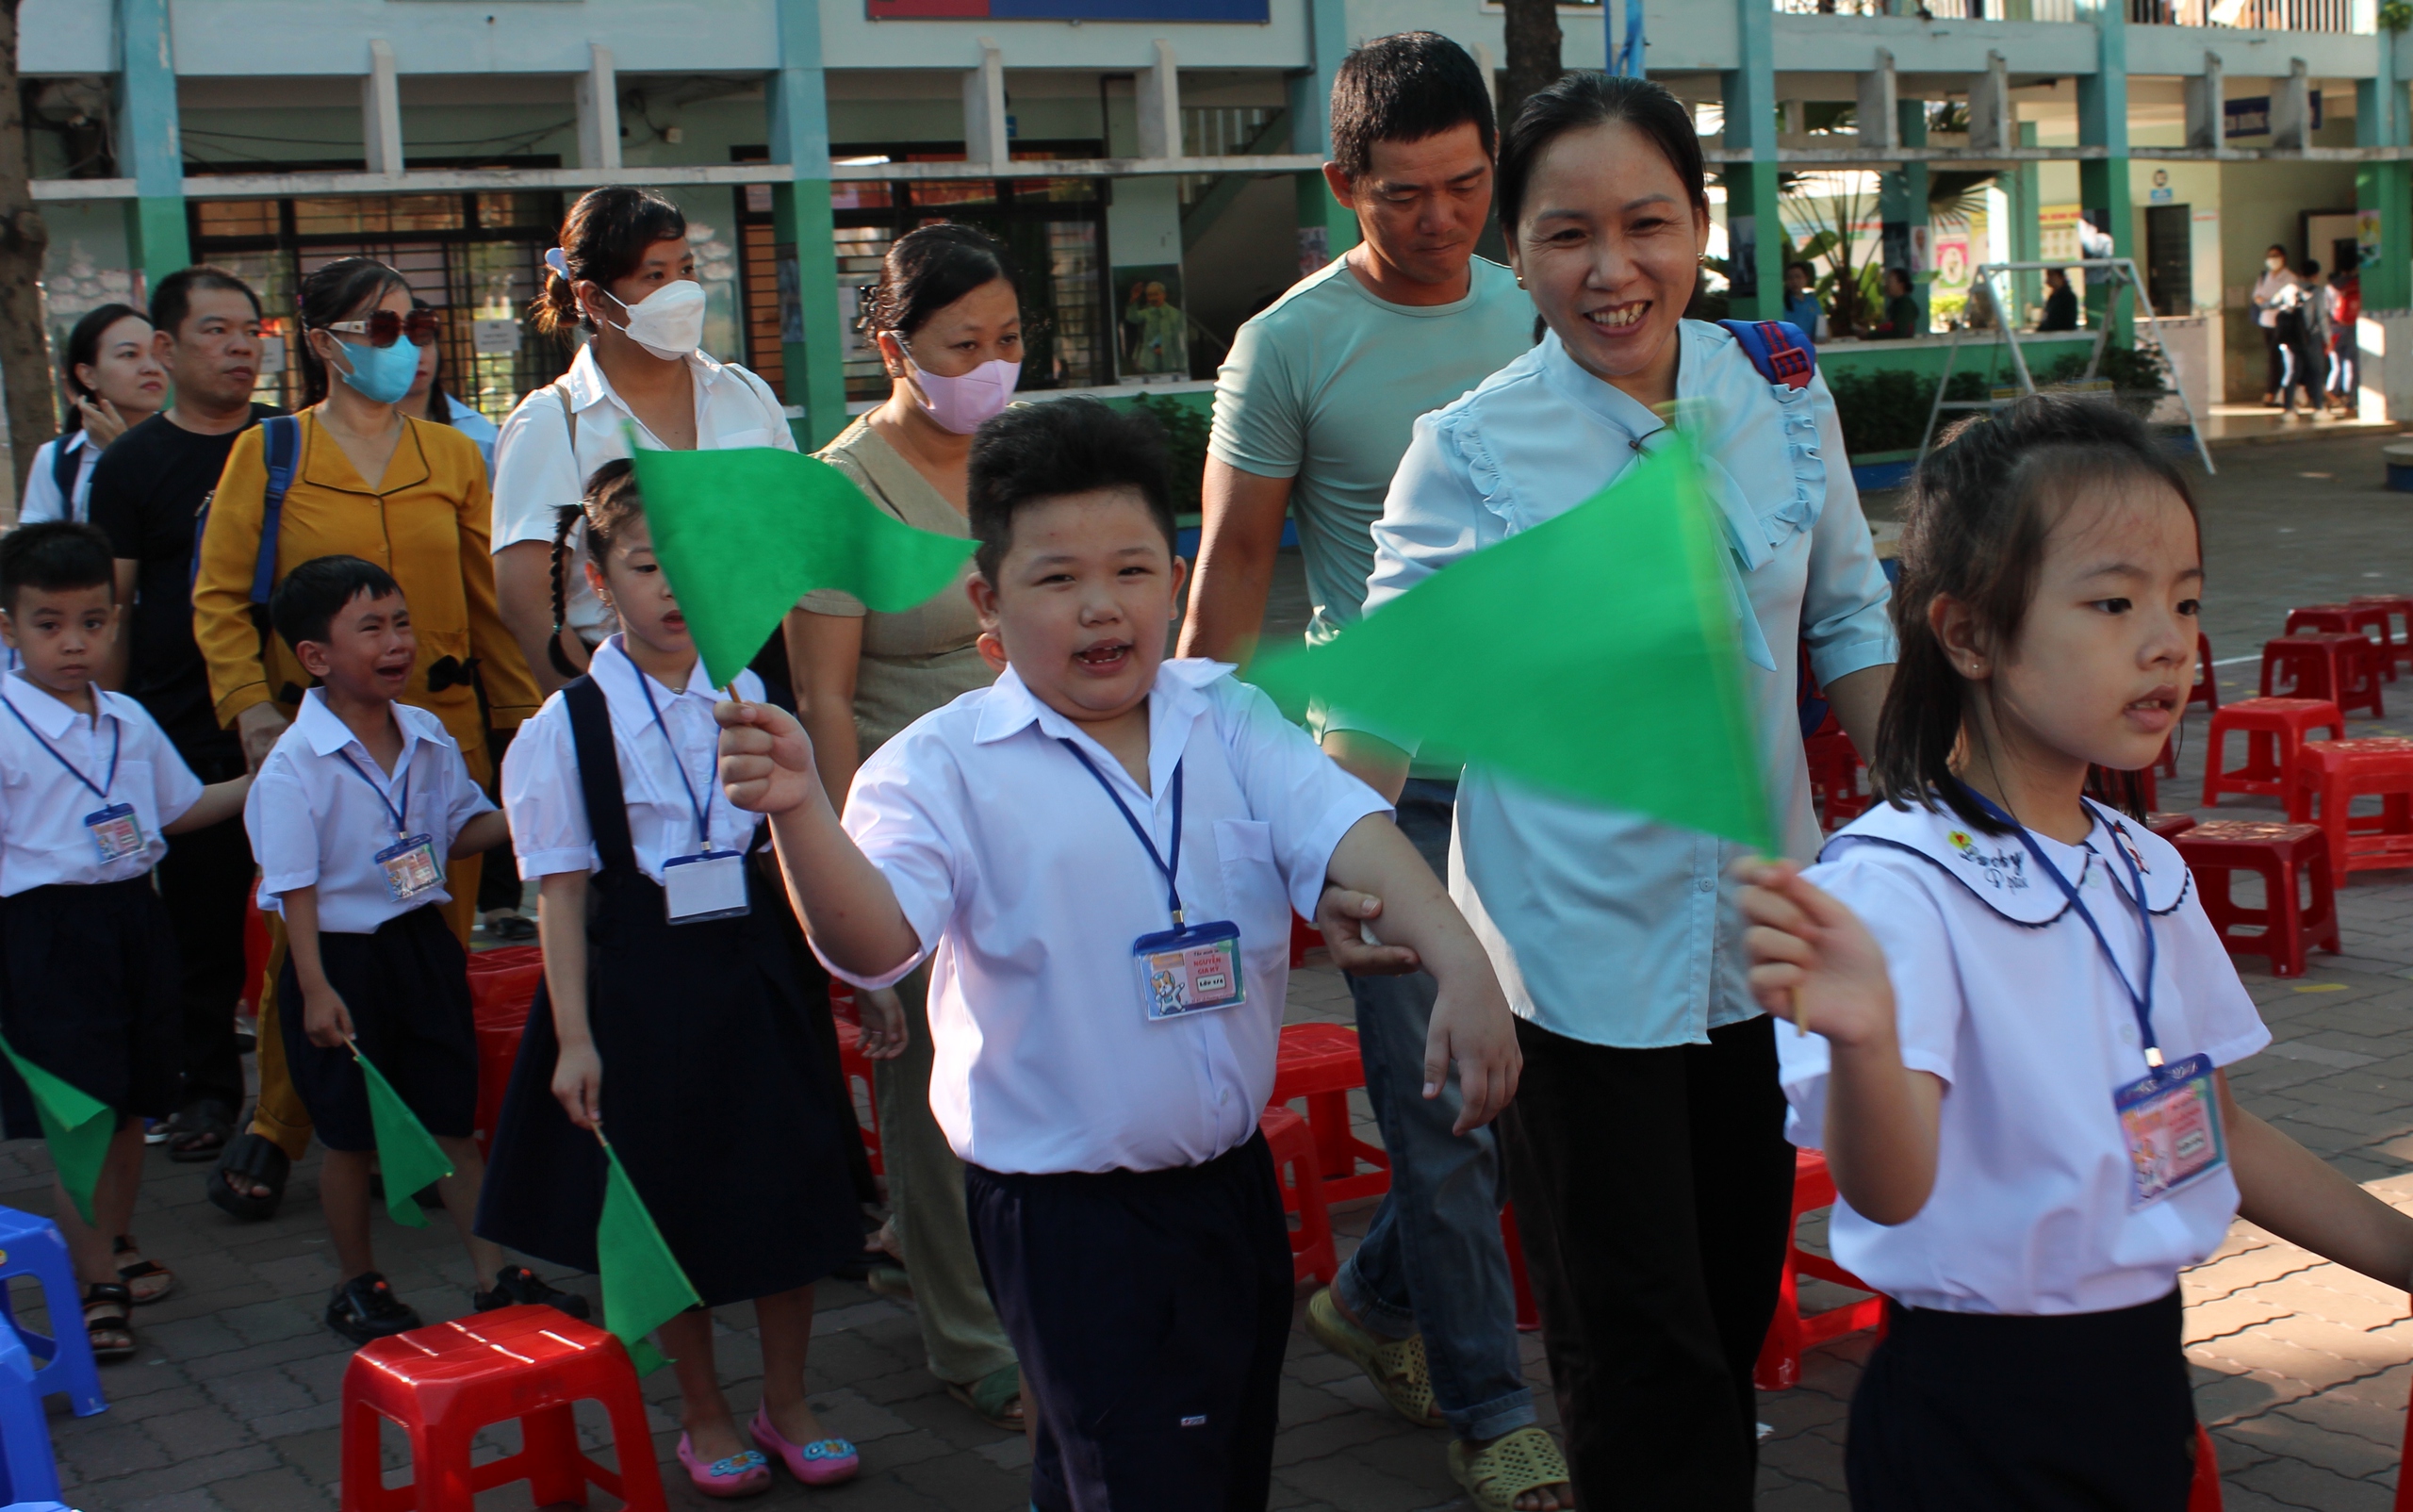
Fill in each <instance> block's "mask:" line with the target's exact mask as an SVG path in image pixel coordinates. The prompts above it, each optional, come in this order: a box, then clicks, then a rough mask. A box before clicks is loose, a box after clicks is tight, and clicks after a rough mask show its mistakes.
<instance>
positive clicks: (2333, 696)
mask: <svg viewBox="0 0 2413 1512" xmlns="http://www.w3.org/2000/svg"><path fill="white" fill-rule="evenodd" d="M2282 684H2285V687H2284V689H2283V687H2282ZM2379 684H2380V648H2379V645H2378V643H2377V642H2375V641H2373V640H2372V638H2371V637H2370V636H2368V635H2282V636H2280V637H2279V638H2278V639H2277V640H2273V641H2264V642H2263V643H2262V697H2264V698H2270V697H2272V696H2273V694H2278V693H2282V692H2284V693H2285V695H2286V696H2287V697H2290V698H2326V699H2328V700H2329V701H2330V702H2332V703H2334V704H2336V705H2338V707H2339V711H2340V712H2341V713H2352V712H2353V711H2355V710H2356V709H2368V710H2370V711H2371V715H2372V718H2374V719H2384V718H2386V717H2388V711H2387V710H2386V709H2385V708H2383V707H2381V705H2380V694H2379Z"/></svg>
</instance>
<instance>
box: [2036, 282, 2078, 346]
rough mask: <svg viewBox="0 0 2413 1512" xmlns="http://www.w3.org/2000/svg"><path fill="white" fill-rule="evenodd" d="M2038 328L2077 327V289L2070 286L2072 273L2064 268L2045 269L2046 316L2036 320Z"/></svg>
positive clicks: (2059, 329) (2071, 329) (2060, 328)
mask: <svg viewBox="0 0 2413 1512" xmlns="http://www.w3.org/2000/svg"><path fill="white" fill-rule="evenodd" d="M2036 329H2037V330H2039V331H2075V330H2076V329H2077V290H2076V289H2074V288H2070V275H2069V273H2068V272H2067V271H2065V270H2063V269H2060V268H2047V269H2045V270H2044V319H2043V320H2039V321H2037V322H2036Z"/></svg>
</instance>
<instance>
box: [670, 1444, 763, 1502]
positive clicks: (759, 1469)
mask: <svg viewBox="0 0 2413 1512" xmlns="http://www.w3.org/2000/svg"><path fill="white" fill-rule="evenodd" d="M679 1463H680V1465H681V1466H682V1467H683V1468H684V1469H685V1470H686V1471H687V1479H688V1480H689V1481H691V1482H693V1483H694V1484H695V1487H696V1489H697V1490H698V1491H701V1492H703V1493H704V1494H705V1495H706V1496H716V1497H722V1498H728V1497H735V1496H756V1495H760V1494H761V1493H762V1492H764V1491H767V1490H769V1489H770V1488H771V1463H770V1461H769V1460H767V1459H764V1458H763V1453H762V1451H761V1450H758V1449H741V1450H739V1451H738V1452H737V1453H736V1454H731V1455H730V1456H729V1457H728V1458H727V1459H715V1460H714V1461H713V1462H712V1463H711V1464H709V1465H707V1464H705V1463H704V1462H703V1461H702V1460H700V1459H698V1458H697V1457H696V1452H695V1450H694V1449H693V1448H691V1447H689V1445H688V1443H687V1436H686V1435H685V1434H683V1433H682V1434H681V1435H680V1436H679Z"/></svg>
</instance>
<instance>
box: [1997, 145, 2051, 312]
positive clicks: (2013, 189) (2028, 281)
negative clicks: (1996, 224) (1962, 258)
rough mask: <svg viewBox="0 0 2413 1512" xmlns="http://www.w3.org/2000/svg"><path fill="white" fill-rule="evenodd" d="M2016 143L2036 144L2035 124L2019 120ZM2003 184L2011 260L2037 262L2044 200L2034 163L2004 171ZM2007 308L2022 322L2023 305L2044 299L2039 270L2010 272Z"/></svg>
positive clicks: (2041, 248) (2040, 258)
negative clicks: (2007, 193)
mask: <svg viewBox="0 0 2413 1512" xmlns="http://www.w3.org/2000/svg"><path fill="white" fill-rule="evenodd" d="M2019 144H2020V145H2021V146H2022V147H2033V146H2035V145H2036V123H2035V122H2033V121H2023V122H2021V123H2019ZM2003 187H2004V189H2007V190H2009V191H2010V196H2011V261H2012V262H2041V261H2043V260H2044V191H2043V186H2042V185H2041V184H2040V183H2039V182H2038V174H2037V169H2036V164H2034V163H2033V162H2024V163H2021V164H2020V165H2019V167H2018V168H2017V169H2015V170H2014V171H2012V172H2011V173H2010V174H2008V175H2007V176H2006V177H2005V178H2004V181H2003ZM2011 290H2012V304H2013V305H2014V306H2015V307H2014V308H2013V309H2012V311H2011V316H2012V318H2013V319H2014V320H2019V321H2021V322H2022V323H2024V322H2025V320H2026V316H2027V306H2028V305H2030V304H2042V303H2043V302H2044V275H2043V274H2042V273H2013V274H2011Z"/></svg>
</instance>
